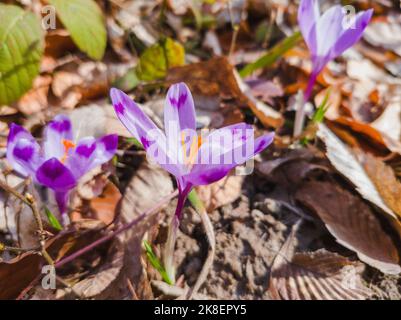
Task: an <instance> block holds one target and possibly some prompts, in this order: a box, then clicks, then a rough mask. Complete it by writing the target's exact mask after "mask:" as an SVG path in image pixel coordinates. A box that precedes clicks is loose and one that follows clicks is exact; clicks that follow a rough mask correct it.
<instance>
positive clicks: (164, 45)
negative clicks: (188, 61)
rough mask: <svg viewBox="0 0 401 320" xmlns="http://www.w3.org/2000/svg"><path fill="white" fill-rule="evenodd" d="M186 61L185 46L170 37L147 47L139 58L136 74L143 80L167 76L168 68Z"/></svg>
mask: <svg viewBox="0 0 401 320" xmlns="http://www.w3.org/2000/svg"><path fill="white" fill-rule="evenodd" d="M184 63H185V49H184V47H183V46H182V45H181V44H180V43H178V42H176V41H174V40H172V39H170V38H167V39H165V40H162V41H160V42H159V43H156V44H154V45H153V46H151V47H149V48H147V49H146V50H145V51H144V52H143V53H142V55H141V57H140V59H139V64H138V66H137V68H136V74H137V76H138V78H139V79H141V80H143V81H153V80H158V79H162V78H164V77H165V76H166V74H167V70H168V69H169V68H172V67H178V66H182V65H184Z"/></svg>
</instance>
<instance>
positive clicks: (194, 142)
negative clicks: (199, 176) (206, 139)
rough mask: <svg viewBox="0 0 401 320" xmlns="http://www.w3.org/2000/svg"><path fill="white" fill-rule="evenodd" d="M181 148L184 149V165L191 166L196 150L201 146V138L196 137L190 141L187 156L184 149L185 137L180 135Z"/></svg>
mask: <svg viewBox="0 0 401 320" xmlns="http://www.w3.org/2000/svg"><path fill="white" fill-rule="evenodd" d="M181 144H182V148H183V149H184V163H185V164H193V162H194V160H195V157H196V155H197V154H198V150H199V148H200V146H201V145H202V136H197V137H196V139H192V141H191V147H190V148H189V156H187V152H186V148H185V145H186V144H185V135H184V132H183V133H182V142H181Z"/></svg>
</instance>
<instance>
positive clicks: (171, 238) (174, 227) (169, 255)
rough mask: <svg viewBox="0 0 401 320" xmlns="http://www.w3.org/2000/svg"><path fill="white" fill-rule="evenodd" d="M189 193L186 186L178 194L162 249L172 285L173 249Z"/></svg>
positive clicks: (173, 268) (173, 275)
mask: <svg viewBox="0 0 401 320" xmlns="http://www.w3.org/2000/svg"><path fill="white" fill-rule="evenodd" d="M190 191H191V187H189V186H188V187H187V188H185V189H184V190H182V191H180V193H179V194H178V202H177V207H176V209H175V214H174V216H173V218H172V220H171V224H170V228H169V231H168V236H167V242H166V246H165V249H164V257H163V258H164V268H165V269H166V273H167V275H168V277H169V278H170V281H171V283H173V284H174V283H175V267H174V248H175V243H176V241H177V233H178V227H179V226H180V220H181V218H182V210H183V209H184V204H185V200H186V199H187V196H188V193H189V192H190Z"/></svg>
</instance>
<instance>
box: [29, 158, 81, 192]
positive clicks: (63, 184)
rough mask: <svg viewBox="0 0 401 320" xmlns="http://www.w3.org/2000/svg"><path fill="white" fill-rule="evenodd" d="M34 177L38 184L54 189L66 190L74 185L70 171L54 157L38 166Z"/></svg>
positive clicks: (74, 181)
mask: <svg viewBox="0 0 401 320" xmlns="http://www.w3.org/2000/svg"><path fill="white" fill-rule="evenodd" d="M36 178H37V180H38V182H39V183H40V184H42V185H44V186H45V187H48V188H50V189H53V190H55V191H67V190H69V189H72V188H74V187H75V185H76V180H75V178H74V176H73V174H72V173H71V171H70V170H69V169H68V168H67V167H66V166H65V165H63V164H62V163H61V162H60V161H59V160H58V159H56V158H51V159H49V160H47V161H45V162H44V163H43V164H42V165H41V166H40V167H39V169H38V171H37V173H36Z"/></svg>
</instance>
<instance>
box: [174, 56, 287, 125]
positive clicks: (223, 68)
mask: <svg viewBox="0 0 401 320" xmlns="http://www.w3.org/2000/svg"><path fill="white" fill-rule="evenodd" d="M167 81H168V82H169V83H176V82H180V81H183V82H185V83H187V84H188V86H189V87H190V89H191V92H192V93H193V94H194V98H195V101H196V104H197V105H202V104H203V105H205V102H207V103H208V105H209V106H208V107H206V108H205V109H209V110H210V109H212V108H214V109H217V108H218V107H219V106H220V104H221V102H222V101H224V100H228V101H230V105H232V100H234V102H235V105H236V106H237V107H240V108H241V107H249V108H250V109H251V110H252V111H253V112H254V113H255V115H256V117H257V118H258V119H259V120H260V121H261V122H262V124H263V125H265V126H267V127H269V126H272V127H280V126H281V125H282V124H283V121H284V120H283V118H282V116H281V114H280V113H279V112H277V111H275V110H274V109H273V108H271V107H269V106H267V105H265V104H264V103H262V102H261V101H258V100H257V99H255V98H254V97H253V96H252V93H251V90H250V89H249V88H248V86H247V85H246V84H245V83H244V82H243V81H242V79H241V78H240V76H239V75H238V72H236V70H235V69H234V68H233V66H232V65H231V64H230V62H229V61H228V59H227V58H225V57H216V58H212V59H210V60H208V61H206V62H199V63H194V64H191V65H187V66H183V67H177V68H172V69H170V70H169V72H168V75H167ZM210 105H212V106H213V107H210ZM201 108H202V107H201ZM229 109H230V112H232V111H233V108H232V107H230V108H229ZM236 122H238V121H236Z"/></svg>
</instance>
